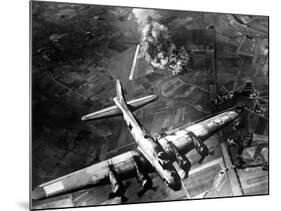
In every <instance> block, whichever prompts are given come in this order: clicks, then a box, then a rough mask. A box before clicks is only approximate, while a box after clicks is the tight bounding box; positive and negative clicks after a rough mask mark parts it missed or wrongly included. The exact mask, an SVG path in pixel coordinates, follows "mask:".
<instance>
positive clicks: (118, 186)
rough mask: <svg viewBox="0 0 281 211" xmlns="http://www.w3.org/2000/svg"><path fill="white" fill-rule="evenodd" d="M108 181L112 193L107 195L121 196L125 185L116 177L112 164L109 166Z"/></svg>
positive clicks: (111, 196)
mask: <svg viewBox="0 0 281 211" xmlns="http://www.w3.org/2000/svg"><path fill="white" fill-rule="evenodd" d="M108 177H109V181H110V185H111V190H112V193H111V194H110V195H109V197H110V198H113V197H116V196H123V195H124V193H125V186H124V184H123V183H122V181H121V180H120V179H119V178H118V175H117V174H116V172H115V170H114V168H113V166H109V175H108Z"/></svg>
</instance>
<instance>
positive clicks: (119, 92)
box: [115, 79, 127, 107]
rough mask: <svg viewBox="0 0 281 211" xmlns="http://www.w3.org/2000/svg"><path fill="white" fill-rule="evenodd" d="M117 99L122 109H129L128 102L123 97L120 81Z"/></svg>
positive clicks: (117, 84)
mask: <svg viewBox="0 0 281 211" xmlns="http://www.w3.org/2000/svg"><path fill="white" fill-rule="evenodd" d="M115 99H116V100H117V101H118V103H119V104H120V105H121V106H122V107H127V105H126V100H125V98H124V95H123V90H122V85H121V82H120V80H119V79H118V80H116V97H115Z"/></svg>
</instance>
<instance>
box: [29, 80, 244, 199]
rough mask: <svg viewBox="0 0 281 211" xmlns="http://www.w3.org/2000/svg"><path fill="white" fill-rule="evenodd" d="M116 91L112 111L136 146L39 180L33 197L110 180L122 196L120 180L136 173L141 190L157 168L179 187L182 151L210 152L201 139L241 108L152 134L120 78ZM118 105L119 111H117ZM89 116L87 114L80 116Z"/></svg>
mask: <svg viewBox="0 0 281 211" xmlns="http://www.w3.org/2000/svg"><path fill="white" fill-rule="evenodd" d="M116 91H117V96H116V97H114V98H113V101H114V103H115V105H116V107H114V110H115V112H114V113H115V114H116V113H118V112H119V113H121V114H122V115H123V118H124V120H125V122H126V124H127V126H128V129H129V131H130V133H131V135H132V136H133V137H134V140H135V142H136V144H137V147H136V149H134V150H131V151H127V152H125V153H122V154H120V155H118V156H115V157H112V158H110V159H107V160H104V161H101V162H99V163H96V164H93V165H91V166H89V167H86V168H84V169H81V170H79V171H75V172H73V173H70V174H68V175H65V176H63V177H59V178H57V179H55V180H52V181H49V182H47V183H44V184H41V185H39V186H37V187H36V188H35V189H34V190H33V191H32V199H34V200H39V199H44V198H49V197H53V196H57V195H62V194H67V193H72V192H75V191H78V190H83V189H86V188H90V187H94V186H98V185H102V184H106V183H110V184H111V191H112V193H111V194H110V195H111V197H117V196H118V197H120V196H121V197H122V196H124V194H125V191H126V190H125V189H126V188H125V186H124V184H123V183H122V180H124V179H127V178H131V177H136V179H137V181H138V182H139V184H140V186H141V191H140V192H142V193H144V192H145V191H146V190H149V189H152V186H153V182H152V179H151V178H150V176H149V173H151V172H156V173H157V174H158V175H159V177H161V179H162V180H163V182H164V183H165V184H166V185H167V186H168V187H169V188H171V189H172V190H174V191H178V190H181V188H182V181H181V179H182V177H181V176H180V174H179V172H177V170H176V168H175V167H174V164H175V163H177V164H178V166H179V167H180V168H181V170H182V171H183V172H185V173H186V174H185V175H188V171H189V170H190V168H191V162H190V161H189V160H188V158H187V157H186V156H185V153H187V152H188V151H190V150H192V149H194V148H195V150H196V151H197V152H198V153H199V154H200V155H201V156H202V159H203V158H204V157H205V156H207V155H208V153H209V150H208V147H207V146H206V145H205V144H204V141H205V140H207V139H208V138H209V137H210V136H211V135H213V134H214V133H216V132H217V131H219V130H220V129H222V128H223V127H225V126H226V125H228V124H230V123H234V122H235V121H237V119H238V117H239V114H240V111H241V109H230V110H227V111H224V112H222V113H220V114H217V115H215V116H213V117H210V118H206V119H204V120H202V121H199V122H197V123H195V124H193V125H191V126H188V127H186V128H184V129H181V130H178V131H175V132H173V133H171V134H167V135H166V136H162V137H159V138H155V137H152V136H151V135H150V134H149V133H148V132H147V131H146V130H145V128H143V127H142V126H141V125H140V124H139V123H138V121H137V120H136V118H135V117H134V115H133V114H132V112H131V110H130V108H129V106H128V104H127V102H126V100H125V98H124V96H123V92H122V87H121V83H120V81H119V80H117V82H116ZM117 108H118V112H116V109H117ZM98 114H99V113H98ZM94 116H95V115H94ZM91 117H92V116H91V115H90V116H89V115H86V116H84V117H82V120H87V119H89V118H91Z"/></svg>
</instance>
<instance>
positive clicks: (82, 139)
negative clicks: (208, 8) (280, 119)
mask: <svg viewBox="0 0 281 211" xmlns="http://www.w3.org/2000/svg"><path fill="white" fill-rule="evenodd" d="M30 21H31V25H30V39H31V49H30V57H31V64H30V84H31V105H30V106H31V108H30V109H31V134H30V136H31V140H30V142H31V149H30V154H31V155H30V156H31V157H30V161H31V164H30V168H31V169H30V177H31V187H30V188H31V190H30V192H31V202H30V203H31V209H34V210H37V209H50V208H72V207H89V206H98V205H114V204H135V203H145V202H163V201H182V200H193V199H210V198H227V197H237V196H255V195H268V194H269V17H268V16H265V15H251V14H232V13H212V12H204V11H200V12H199V11H187V10H169V9H155V8H154V9H152V8H139V7H136V8H134V7H126V6H105V5H95V4H80V3H67V2H65V3H61V2H45V1H31V2H30Z"/></svg>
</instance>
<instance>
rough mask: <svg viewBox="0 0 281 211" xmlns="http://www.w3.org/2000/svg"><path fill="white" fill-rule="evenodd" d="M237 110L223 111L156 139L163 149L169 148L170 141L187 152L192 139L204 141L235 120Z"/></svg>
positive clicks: (237, 114) (192, 145) (190, 147)
mask: <svg viewBox="0 0 281 211" xmlns="http://www.w3.org/2000/svg"><path fill="white" fill-rule="evenodd" d="M239 112H240V111H238V110H230V111H225V112H223V113H220V114H218V115H216V116H213V117H211V118H208V119H206V120H203V121H200V122H198V123H196V124H193V125H190V126H187V127H183V128H181V129H179V130H177V131H175V132H173V133H172V134H169V135H167V136H165V137H163V138H161V139H159V140H158V141H159V143H160V144H161V145H162V147H163V148H164V149H165V151H169V149H170V148H171V147H170V144H169V143H172V144H173V145H174V146H175V147H176V148H177V149H178V151H179V152H180V153H183V154H184V153H187V152H188V151H189V150H191V149H194V143H195V142H194V141H200V142H201V141H202V142H203V141H205V140H206V139H207V138H209V137H210V136H212V135H213V134H214V133H216V132H217V131H219V130H220V129H222V128H223V127H225V126H226V125H228V124H230V123H231V122H233V121H234V120H236V119H237V118H238V117H239ZM195 148H196V147H195Z"/></svg>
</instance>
